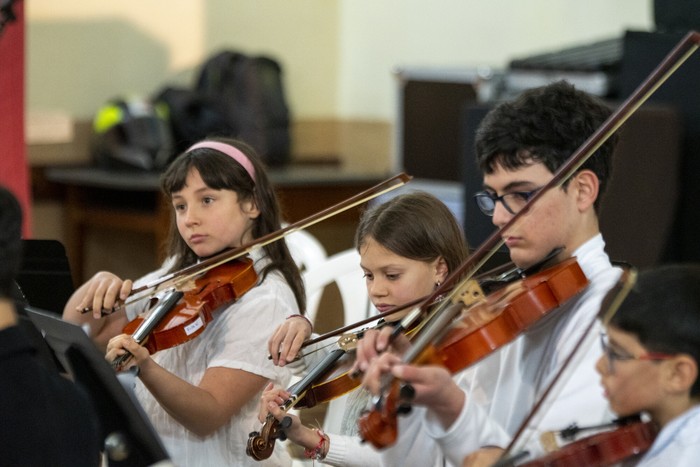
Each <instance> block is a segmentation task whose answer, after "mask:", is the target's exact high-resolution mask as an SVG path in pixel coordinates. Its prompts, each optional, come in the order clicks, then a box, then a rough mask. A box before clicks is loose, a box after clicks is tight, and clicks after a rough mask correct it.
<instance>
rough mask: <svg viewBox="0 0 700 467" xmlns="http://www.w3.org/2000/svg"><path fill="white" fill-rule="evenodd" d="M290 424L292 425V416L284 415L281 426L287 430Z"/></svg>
mask: <svg viewBox="0 0 700 467" xmlns="http://www.w3.org/2000/svg"><path fill="white" fill-rule="evenodd" d="M290 426H292V417H284V418H283V419H282V421H281V422H280V428H282V429H283V430H286V429H287V428H289V427H290Z"/></svg>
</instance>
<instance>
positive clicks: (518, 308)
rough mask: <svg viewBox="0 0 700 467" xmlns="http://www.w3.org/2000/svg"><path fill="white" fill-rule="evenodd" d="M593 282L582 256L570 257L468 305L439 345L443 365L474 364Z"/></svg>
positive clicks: (450, 367)
mask: <svg viewBox="0 0 700 467" xmlns="http://www.w3.org/2000/svg"><path fill="white" fill-rule="evenodd" d="M587 285H588V279H586V276H585V274H584V273H583V271H582V270H581V267H580V266H579V265H578V263H577V262H576V259H575V258H569V259H567V260H565V261H563V262H561V263H559V264H557V265H556V266H553V267H551V268H548V269H546V270H544V271H542V272H541V273H538V274H534V275H532V276H529V277H525V278H524V279H522V280H521V281H518V282H515V283H513V284H511V285H508V286H506V287H505V288H503V289H501V290H498V291H496V292H494V293H492V294H490V295H487V296H486V300H485V301H484V302H483V303H477V304H476V305H474V306H472V307H470V308H468V309H467V310H466V312H465V313H464V314H463V316H462V317H461V318H460V319H458V320H457V321H455V323H454V324H453V325H452V326H451V329H450V330H449V331H448V333H447V334H446V335H445V336H444V337H442V338H441V339H440V342H438V343H437V344H436V345H435V349H434V351H435V353H437V355H438V356H439V362H440V364H442V365H443V366H445V368H447V369H448V370H450V372H452V373H456V372H458V371H460V370H462V369H464V368H467V367H469V366H471V365H473V364H474V363H476V362H478V361H479V360H481V359H482V358H484V357H486V356H487V355H489V354H490V353H491V352H493V351H494V350H496V349H498V348H500V347H502V346H504V345H505V344H507V343H509V342H511V341H513V340H514V339H515V338H516V337H517V336H519V335H520V334H521V333H522V332H523V331H525V330H526V329H527V328H528V327H529V326H531V325H532V324H534V323H535V322H537V321H538V320H539V319H541V318H542V317H544V316H545V315H546V314H548V313H549V312H550V311H552V310H555V309H557V308H558V307H559V306H560V305H562V304H563V303H565V302H566V301H568V300H569V299H571V298H572V297H574V296H575V295H577V294H578V293H579V292H581V291H582V290H583V289H584V288H585V287H586V286H587Z"/></svg>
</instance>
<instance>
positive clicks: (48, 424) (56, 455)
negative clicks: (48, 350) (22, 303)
mask: <svg viewBox="0 0 700 467" xmlns="http://www.w3.org/2000/svg"><path fill="white" fill-rule="evenodd" d="M0 420H1V422H0V439H1V440H2V441H1V442H0V465H8V466H15V465H18V466H19V465H21V466H49V465H50V466H98V465H99V464H100V454H99V451H100V441H99V439H98V438H99V431H98V424H97V417H96V415H95V409H94V407H93V405H92V403H91V402H90V399H89V398H88V396H87V395H86V394H85V393H84V392H83V391H82V389H81V388H80V387H78V386H76V385H75V384H73V383H72V382H71V381H69V380H68V379H66V378H65V377H63V376H62V375H61V374H59V373H58V371H57V370H56V371H53V370H51V369H49V368H47V366H46V365H42V364H40V363H39V360H38V359H37V358H36V347H35V346H34V345H33V344H32V342H31V341H30V340H29V338H28V336H27V334H26V333H25V332H24V330H23V329H21V328H20V327H19V326H13V327H9V328H6V329H3V330H0Z"/></svg>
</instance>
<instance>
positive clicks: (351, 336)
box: [338, 332, 358, 352]
mask: <svg viewBox="0 0 700 467" xmlns="http://www.w3.org/2000/svg"><path fill="white" fill-rule="evenodd" d="M357 341H358V339H357V334H355V333H354V332H348V333H345V334H343V335H342V336H340V338H339V339H338V347H340V348H341V349H342V350H344V351H345V352H350V351H352V350H355V349H356V348H357Z"/></svg>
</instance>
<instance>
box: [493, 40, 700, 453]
mask: <svg viewBox="0 0 700 467" xmlns="http://www.w3.org/2000/svg"><path fill="white" fill-rule="evenodd" d="M699 47H700V33H698V32H697V31H690V32H689V33H688V34H686V36H685V37H684V38H683V39H681V41H680V42H679V43H678V44H677V45H676V46H675V47H674V48H673V50H671V52H669V54H668V55H667V56H666V57H665V58H664V59H663V60H662V62H661V63H660V64H659V65H658V66H657V67H656V68H655V69H654V70H653V71H652V72H651V74H650V75H649V76H648V77H647V79H646V80H644V82H642V84H640V85H639V87H637V89H636V90H635V91H634V92H633V93H632V95H630V97H628V98H627V100H626V101H625V102H624V103H623V104H622V105H621V106H620V107H619V108H618V109H617V111H615V112H614V113H613V114H612V115H610V117H609V118H608V119H607V120H606V121H605V122H604V123H603V125H602V126H601V127H600V128H599V129H598V130H597V131H596V132H595V133H594V134H593V135H592V136H591V137H590V138H589V139H588V140H586V142H584V144H583V145H582V146H581V147H580V148H579V149H578V150H577V151H576V152H575V153H574V155H572V156H571V158H570V159H569V161H567V163H565V164H564V166H562V167H561V169H560V170H559V171H557V173H559V172H566V173H569V174H570V175H571V174H573V173H574V171H575V170H577V169H578V167H580V166H581V164H583V162H584V161H585V159H583V160H582V161H580V162H579V161H578V160H573V159H575V158H576V157H577V155H578V154H579V153H581V154H582V155H586V154H587V156H585V158H586V159H587V158H588V157H590V155H591V154H593V152H595V151H596V150H597V149H598V148H599V147H600V146H601V145H602V144H603V143H604V141H605V140H607V139H608V138H609V137H610V136H612V134H613V133H614V132H615V131H617V129H619V128H620V127H621V126H622V124H624V123H625V122H626V121H627V119H628V118H629V117H630V116H631V115H632V114H633V113H634V112H635V111H636V110H637V109H638V108H639V107H640V106H641V105H642V104H643V103H644V102H646V101H647V100H648V99H649V97H651V95H652V94H653V93H654V92H656V90H657V89H658V88H659V87H660V86H661V85H662V84H663V83H665V82H666V80H668V78H670V76H671V75H672V74H673V73H675V72H676V70H678V68H680V66H681V65H682V64H683V63H684V62H685V61H686V60H687V59H688V58H690V56H691V55H692V54H693V53H695V51H696V50H697V49H698V48H699ZM581 157H583V156H581ZM572 169H573V170H572ZM570 175H569V176H570ZM555 178H556V175H555ZM540 194H541V193H537V194H536V195H535V196H533V198H532V199H531V200H530V202H534V201H535V200H536V199H537V198H539V196H540ZM530 202H528V203H527V204H526V206H525V209H524V210H526V209H527V208H528V205H529V204H530ZM636 277H637V273H636V270H634V269H630V270H627V271H623V277H622V281H621V283H620V284H618V286H617V287H618V288H619V291H618V292H617V293H615V294H614V295H613V297H612V301H611V303H609V304H608V305H607V306H606V304H605V303H604V304H603V305H602V306H601V313H600V314H599V315H598V316H596V317H594V318H593V320H591V323H590V324H589V325H588V326H587V327H586V329H585V330H584V332H583V334H582V335H581V338H580V339H579V341H578V342H577V345H576V346H575V347H574V349H573V350H572V352H571V353H570V354H569V355H568V356H567V358H566V359H565V360H564V362H563V363H562V368H561V369H560V370H559V372H558V373H557V374H556V375H555V376H554V377H553V379H552V381H551V382H550V383H549V384H548V386H547V387H546V388H545V390H544V391H543V394H542V395H541V396H540V398H539V401H538V402H537V403H536V404H535V406H534V407H533V409H532V411H531V412H530V414H529V415H528V416H527V417H526V418H525V420H524V421H523V423H522V424H521V425H520V427H519V428H518V431H517V432H516V434H515V436H514V437H513V439H512V441H511V443H510V445H509V446H508V447H507V449H506V451H505V453H504V456H503V457H502V460H501V461H499V462H498V463H497V464H496V465H498V466H505V465H511V464H512V463H513V462H514V461H515V460H517V459H516V458H519V457H520V456H521V455H522V453H520V454H516V456H515V458H510V459H509V458H508V454H509V453H512V452H517V449H516V448H518V447H519V446H522V445H524V443H525V441H523V440H522V439H521V438H523V436H524V435H523V433H524V432H525V431H526V429H527V427H528V426H533V425H536V424H537V422H538V420H537V419H536V417H539V418H541V417H542V416H543V414H544V413H546V410H543V409H544V404H545V401H547V400H551V398H552V397H554V396H555V395H556V394H557V393H558V391H560V390H561V386H563V383H561V381H566V380H567V379H568V378H567V377H568V375H569V374H570V371H573V370H571V368H572V365H573V367H575V363H576V362H577V361H578V360H579V359H580V356H577V354H578V349H579V348H583V347H585V346H586V345H590V343H587V341H588V340H590V338H591V336H590V334H591V330H592V329H593V328H594V326H595V322H596V320H598V319H600V320H601V322H602V323H603V325H605V324H607V323H608V322H609V321H610V319H611V318H612V316H613V315H614V314H615V312H616V311H617V309H618V308H619V306H620V304H621V303H622V301H623V300H624V298H625V297H626V296H627V293H629V290H630V289H631V288H632V287H633V285H634V283H635V282H636ZM613 290H614V289H613ZM610 293H612V291H611V292H610ZM610 293H609V295H610ZM608 299H610V298H609V296H608ZM585 348H587V347H585Z"/></svg>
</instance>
